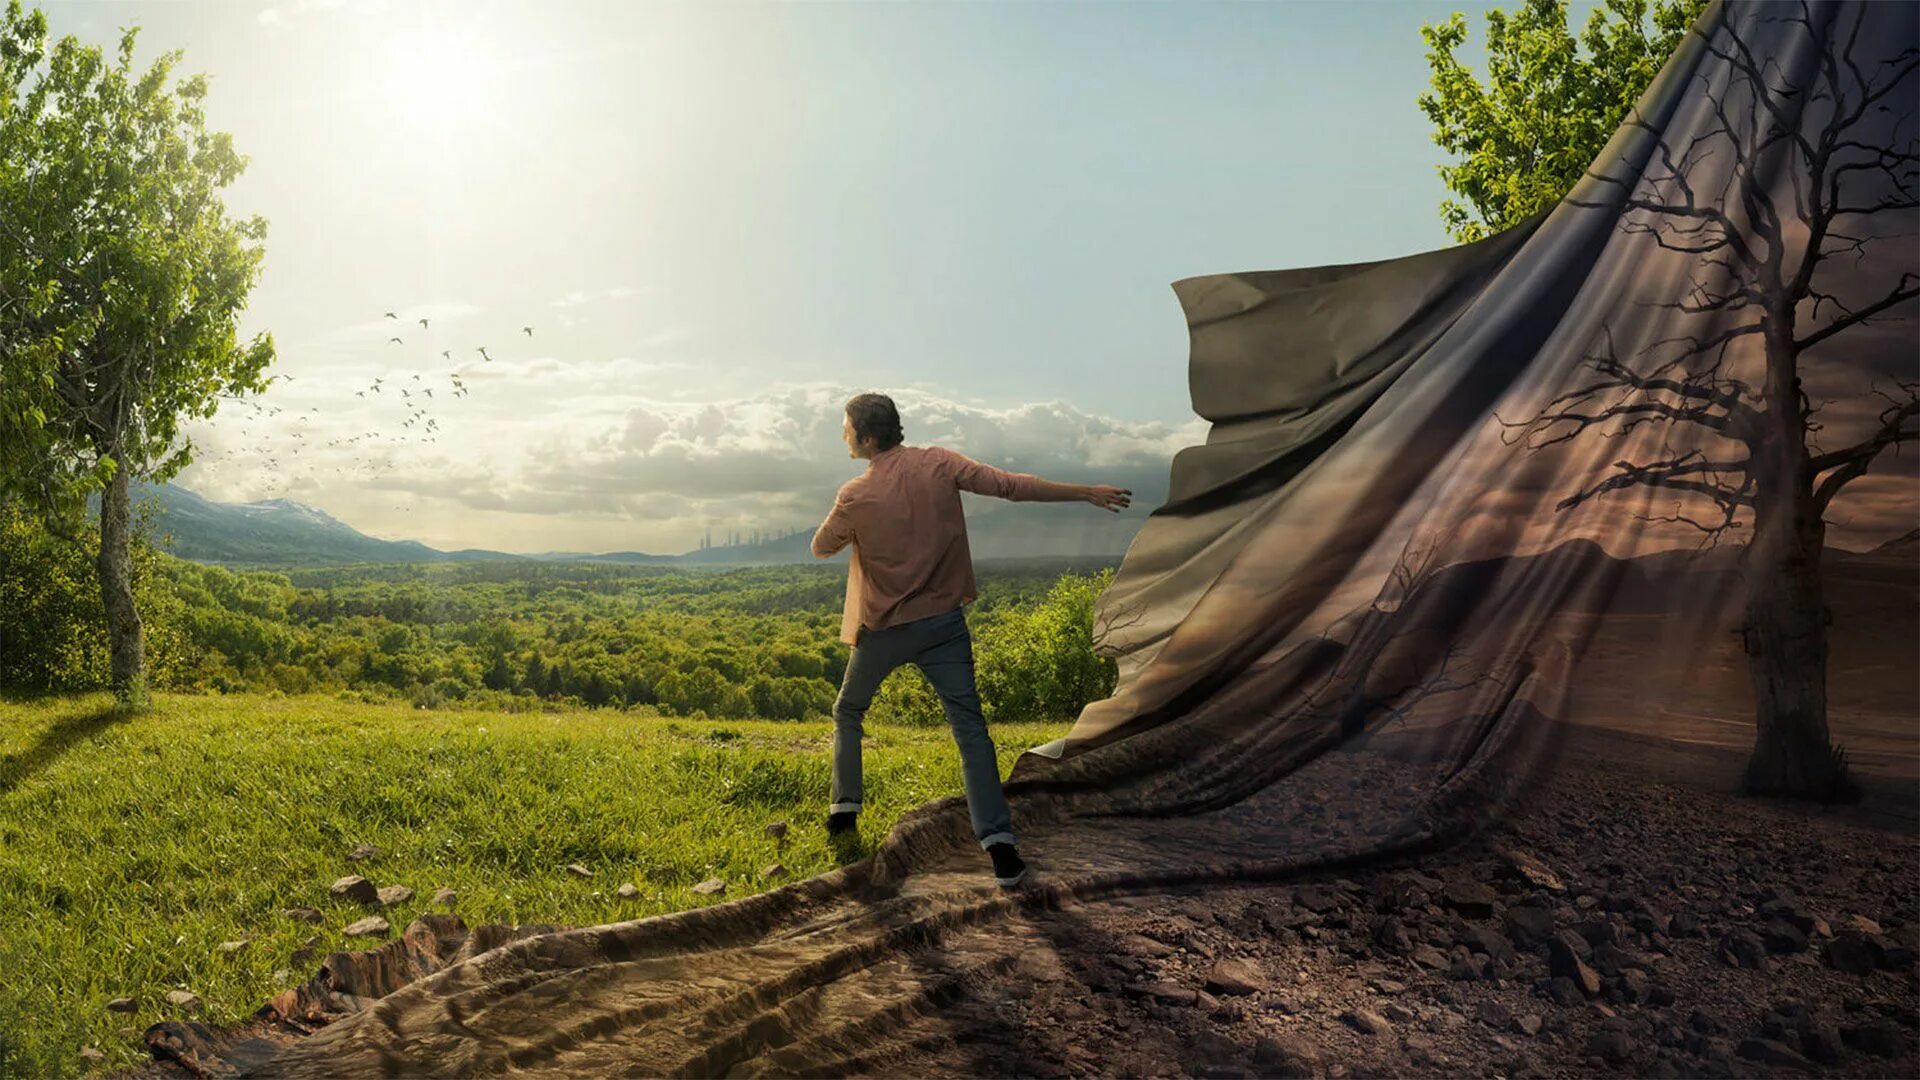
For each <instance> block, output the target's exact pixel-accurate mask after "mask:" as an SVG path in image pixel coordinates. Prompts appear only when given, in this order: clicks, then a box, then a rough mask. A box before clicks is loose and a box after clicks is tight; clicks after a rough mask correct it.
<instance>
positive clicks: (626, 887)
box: [613, 881, 640, 900]
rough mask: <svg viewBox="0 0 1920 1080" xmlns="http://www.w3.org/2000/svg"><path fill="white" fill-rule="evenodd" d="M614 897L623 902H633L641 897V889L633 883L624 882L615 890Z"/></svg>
mask: <svg viewBox="0 0 1920 1080" xmlns="http://www.w3.org/2000/svg"><path fill="white" fill-rule="evenodd" d="M613 895H615V896H618V897H619V898H620V899H622V900H632V899H633V898H634V897H636V896H639V895H640V887H639V886H638V885H635V884H634V883H633V882H631V881H623V882H621V883H620V887H619V888H617V889H615V890H613Z"/></svg>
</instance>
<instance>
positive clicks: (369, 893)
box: [327, 874, 380, 905]
mask: <svg viewBox="0 0 1920 1080" xmlns="http://www.w3.org/2000/svg"><path fill="white" fill-rule="evenodd" d="M327 892H328V894H329V895H331V896H332V897H333V898H334V899H335V900H351V901H353V902H354V903H356V904H368V905H372V904H377V903H379V902H380V890H379V889H376V888H374V887H373V882H371V881H368V880H367V879H366V878H363V877H361V876H360V875H359V874H348V875H347V876H346V877H343V878H341V879H340V880H338V881H336V882H334V883H333V884H332V885H331V886H329V887H328V888H327Z"/></svg>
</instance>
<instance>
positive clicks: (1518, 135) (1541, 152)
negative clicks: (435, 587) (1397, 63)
mask: <svg viewBox="0 0 1920 1080" xmlns="http://www.w3.org/2000/svg"><path fill="white" fill-rule="evenodd" d="M1706 6H1707V0H1659V2H1658V3H1656V4H1655V5H1654V9H1653V29H1652V31H1651V32H1649V31H1648V28H1647V25H1646V22H1647V4H1646V0H1606V2H1605V4H1604V5H1603V6H1602V7H1600V8H1596V9H1595V10H1594V12H1593V15H1592V17H1591V18H1589V19H1588V20H1587V27H1586V30H1585V31H1584V32H1583V34H1582V35H1581V36H1580V37H1579V38H1578V39H1576V38H1575V37H1574V35H1573V33H1572V31H1571V29H1570V28H1569V25H1568V23H1567V7H1566V3H1565V0H1526V2H1525V3H1524V4H1523V6H1522V7H1521V8H1520V10H1519V11H1517V12H1515V13H1513V14H1512V15H1509V14H1507V13H1506V12H1503V11H1500V10H1498V9H1495V10H1492V11H1489V12H1487V73H1488V76H1489V78H1490V82H1489V84H1488V85H1485V86H1483V85H1481V83H1480V80H1479V79H1478V78H1476V77H1475V76H1474V73H1473V72H1472V71H1471V70H1469V69H1468V68H1467V67H1466V66H1465V65H1463V64H1462V63H1461V62H1460V60H1459V59H1458V57H1456V56H1455V55H1454V50H1455V49H1457V48H1459V47H1460V46H1461V45H1462V44H1464V43H1465V42H1466V39H1467V17H1466V16H1465V15H1463V14H1461V13H1459V12H1457V11H1456V12H1454V13H1453V14H1452V15H1451V16H1449V17H1448V18H1447V21H1446V22H1443V23H1441V24H1439V25H1438V26H1435V25H1433V24H1431V23H1427V24H1422V25H1421V27H1420V36H1421V37H1423V38H1424V39H1426V42H1427V49H1428V51H1427V60H1428V62H1429V63H1430V64H1431V65H1432V67H1433V88H1432V90H1431V91H1429V92H1426V93H1422V94H1421V95H1420V96H1419V99H1418V103H1419V106H1420V109H1421V111H1423V112H1425V113H1426V114H1427V117H1428V118H1429V119H1431V120H1432V121H1433V123H1434V126H1435V129H1436V130H1435V132H1434V136H1433V141H1434V142H1436V143H1438V144H1439V145H1440V146H1441V147H1442V148H1444V149H1445V150H1447V151H1448V152H1450V153H1453V154H1456V155H1459V157H1460V160H1459V161H1458V162H1457V163H1456V164H1453V165H1442V166H1440V178H1441V179H1442V180H1443V181H1445V182H1446V185H1447V188H1448V190H1450V191H1452V192H1454V193H1455V194H1456V195H1458V196H1460V198H1461V199H1462V200H1464V202H1461V201H1455V200H1453V199H1444V200H1442V201H1441V203H1440V216H1441V218H1442V220H1444V221H1445V222H1446V226H1447V233H1448V234H1449V235H1451V236H1452V237H1453V238H1454V239H1455V240H1458V241H1460V242H1461V243H1470V242H1472V241H1474V240H1479V239H1481V238H1482V237H1485V236H1489V235H1492V234H1493V233H1497V232H1499V231H1501V230H1502V229H1506V228H1508V227H1510V226H1512V225H1514V224H1515V223H1517V222H1520V221H1522V220H1524V219H1526V218H1527V217H1528V216H1530V215H1532V214H1533V213H1535V212H1537V211H1539V210H1542V209H1545V208H1547V207H1550V206H1552V205H1554V204H1555V203H1557V202H1559V201H1560V200H1561V198H1562V197H1564V196H1565V195H1566V194H1567V192H1569V191H1572V190H1573V185H1574V182H1575V181H1577V180H1579V179H1580V175H1581V174H1582V173H1583V172H1585V171H1586V169H1587V166H1589V165H1591V164H1593V159H1594V158H1596V157H1598V156H1599V154H1600V151H1601V150H1603V149H1605V148H1606V145H1607V140H1609V139H1611V138H1613V133H1614V131H1615V130H1616V129H1618V128H1619V126H1620V122H1621V121H1622V120H1624V119H1626V116H1627V112H1628V110H1630V109H1631V108H1632V107H1633V103H1634V102H1635V101H1638V100H1639V98H1640V94H1641V92H1643V91H1644V90H1646V88H1647V85H1648V84H1649V83H1651V82H1652V81H1653V77H1654V76H1655V75H1657V74H1659V72H1660V68H1661V65H1663V64H1665V63H1666V62H1667V57H1669V56H1671V55H1673V50H1674V49H1675V47H1676V46H1678V45H1679V44H1680V41H1681V39H1682V38H1684V37H1685V36H1686V33H1687V28H1688V27H1690V26H1692V25H1693V23H1694V20H1695V19H1697V18H1698V17H1699V15H1700V13H1701V12H1702V11H1703V10H1705V8H1706ZM1583 45H1584V46H1585V52H1584V54H1583V53H1582V52H1581V46H1583Z"/></svg>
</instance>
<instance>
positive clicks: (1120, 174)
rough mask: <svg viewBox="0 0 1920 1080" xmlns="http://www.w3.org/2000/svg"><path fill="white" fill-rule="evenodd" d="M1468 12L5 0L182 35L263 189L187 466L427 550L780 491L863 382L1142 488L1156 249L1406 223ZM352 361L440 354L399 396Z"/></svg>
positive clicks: (1178, 330)
mask: <svg viewBox="0 0 1920 1080" xmlns="http://www.w3.org/2000/svg"><path fill="white" fill-rule="evenodd" d="M1489 6H1493V5H1486V4H1479V3H1473V4H1459V3H1424V2H1419V3H1416V2H1387V0H1381V2H1374V3H1314V2H1304V0H1295V2H1285V3H1280V2H1276V3H1231V4H1229V3H1218V4H1215V3H1177V4H1176V3H1099V4H1066V3H1045V4H1042V3H1034V4H1015V3H1004V4H1001V3H993V4H989V3H970V4H935V3H902V4H804V5H801V4H794V5H759V4H752V5H749V4H702V5H653V4H643V3H624V2H621V3H591V4H590V3H581V2H567V0H555V2H547V3H539V4H506V3H473V2H463V3H459V4H444V3H425V2H421V3H401V2H384V3H381V2H353V0H341V2H325V0H322V2H309V0H282V2H274V3H265V2H258V0H255V2H222V0H199V2H185V3H119V2H72V3H55V4H51V5H45V10H47V12H48V14H49V19H50V22H51V24H52V29H53V31H54V33H55V35H56V36H58V35H59V34H62V33H69V32H70V33H74V34H77V35H78V36H80V37H81V38H82V39H84V40H86V41H89V42H92V43H96V44H100V45H102V46H103V47H104V48H105V49H106V51H107V52H108V54H109V55H111V53H112V51H113V46H114V43H115V41H116V40H117V37H118V31H117V30H116V29H115V28H116V27H118V26H122V25H126V24H129V23H139V24H140V25H141V26H142V27H143V29H142V31H141V37H140V41H139V49H138V52H137V63H138V66H140V67H144V66H145V64H146V63H147V62H148V60H149V59H150V58H151V57H153V56H155V55H157V54H158V53H159V52H160V51H162V50H166V49H172V48H176V47H178V48H183V49H184V50H185V57H184V59H183V61H182V64H181V67H180V69H179V71H180V73H182V74H184V73H190V72H195V71H205V72H207V73H208V74H209V75H210V76H211V78H212V93H211V96H210V99H209V102H208V104H207V113H208V118H209V123H210V125H211V126H213V127H215V128H218V129H221V130H226V131H230V132H232V133H233V134H234V137H235V141H236V144H237V146H238V148H239V149H240V151H241V152H242V153H245V154H248V155H250V156H251V158H252V162H251V165H250V167H249V169H248V173H247V175H246V176H245V177H244V178H242V180H241V181H240V182H239V183H237V184H236V185H234V186H233V187H232V188H230V189H229V190H228V193H227V203H228V206H229V209H230V211H232V212H233V213H234V214H235V215H236V216H238V215H245V214H251V213H260V214H263V215H265V216H266V217H267V218H268V219H269V220H270V221H271V223H272V226H271V231H270V232H269V235H268V239H267V252H268V253H267V260H266V271H265V273H264V275H263V278H262V280H261V281H260V283H259V285H258V286H257V288H256V291H255V294H254V300H253V303H252V305H251V307H250V308H249V310H248V312H247V315H246V317H245V319H244V321H243V325H242V330H243V334H251V333H253V332H255V331H258V330H263V329H268V330H271V331H272V333H273V335H274V338H275V341H276V342H277V344H278V345H279V351H280V355H281V370H283V371H285V372H287V373H290V374H292V375H293V376H295V378H294V381H292V382H290V383H286V384H283V385H282V386H280V387H276V388H275V390H273V391H272V392H271V393H270V394H269V395H268V397H267V398H266V399H263V404H269V405H278V406H280V407H281V408H282V412H281V413H280V414H276V415H265V416H258V417H252V416H251V414H250V413H249V412H248V411H247V410H243V409H234V410H228V411H227V412H224V413H223V414H222V415H221V416H220V417H218V418H216V419H215V420H214V421H212V422H211V423H209V424H206V425H202V426H201V427H198V428H196V429H195V435H196V438H198V439H199V440H200V441H201V443H202V444H203V445H204V446H205V447H206V453H205V454H204V455H203V459H202V461H201V462H199V463H197V464H196V465H195V466H194V467H193V469H192V470H191V471H190V472H189V473H188V475H187V477H186V482H187V483H188V484H189V486H193V487H195V488H196V489H198V490H201V491H203V492H204V493H206V494H209V495H211V496H214V497H220V498H237V499H247V498H262V497H267V496H270V495H286V496H291V497H294V498H298V499H301V500H302V501H306V502H310V503H314V504H316V505H320V506H322V507H324V508H326V509H328V510H329V511H331V512H333V513H335V514H336V515H337V516H339V517H341V518H343V519H345V520H347V521H349V522H350V523H352V524H354V525H356V526H358V527H360V528H363V529H365V530H366V531H369V532H372V533H376V534H380V535H408V536H413V537H415V538H418V539H421V540H424V541H426V542H428V543H433V544H439V545H445V546H487V547H495V548H503V549H507V550H539V549H545V548H568V549H579V548H593V549H608V548H616V547H618V548H640V549H647V550H680V549H683V548H685V547H690V546H692V545H693V544H694V543H695V541H696V539H697V537H698V536H699V535H700V533H701V531H702V530H703V529H705V528H706V527H708V526H711V527H713V529H714V532H715V534H716V535H719V534H721V533H723V532H724V531H726V530H727V529H729V528H735V527H747V528H752V527H764V528H783V527H790V526H797V525H811V524H815V523H817V521H818V518H819V516H820V515H821V514H822V513H823V512H824V510H825V508H826V506H825V503H824V502H823V500H826V499H830V498H831V493H832V490H833V488H834V487H835V486H837V484H838V483H839V482H840V481H841V480H843V479H845V478H846V477H847V476H848V475H851V472H852V471H854V470H855V469H857V468H858V467H859V463H857V462H851V461H849V460H848V459H847V457H846V454H845V451H844V448H843V447H842V446H841V445H840V443H839V439H838V432H839V423H840V419H839V404H840V403H841V402H843V401H844V399H845V397H846V396H847V395H848V394H851V393H853V392H857V391H859V390H866V389H875V390H882V391H891V392H895V396H896V398H897V399H898V400H900V402H901V404H902V407H903V411H904V412H905V413H906V428H907V437H908V441H909V442H944V443H946V444H948V445H953V446H955V447H956V448H958V449H961V450H963V451H965V452H967V453H970V454H973V455H974V456H977V457H980V458H981V459H982V460H988V461H993V462H994V463H996V464H1002V465H1006V466H1008V467H1012V468H1019V469H1022V470H1023V471H1035V472H1038V473H1040V474H1042V475H1047V476H1050V477H1052V478H1055V479H1061V480H1068V481H1075V480H1078V481H1093V482H1113V483H1123V484H1127V485H1129V486H1132V487H1134V488H1135V490H1136V493H1137V497H1138V496H1145V499H1144V501H1141V502H1137V503H1136V508H1135V510H1134V511H1133V513H1134V514H1136V515H1144V514H1145V512H1146V511H1147V510H1150V509H1151V508H1152V506H1153V505H1155V500H1156V499H1157V498H1159V497H1162V496H1163V495H1164V490H1165V478H1166V463H1167V461H1168V460H1169V459H1170V458H1171V456H1172V453H1173V452H1174V451H1175V450H1177V449H1178V448H1179V447H1180V446H1183V445H1188V444H1190V443H1193V442H1197V441H1199V440H1200V438H1201V437H1202V435H1203V434H1204V430H1205V427H1204V424H1200V423H1198V422H1196V421H1195V420H1194V419H1193V417H1192V413H1191V411H1190V409H1189V405H1188V399H1187V391H1186V334H1185V327H1184V325H1183V321H1182V319H1181V316H1180V311H1179V307H1178V305H1177V304H1176V302H1175V300H1174V297H1173V293H1172V291H1171V290H1170V289H1169V288H1168V284H1169V283H1170V282H1172V281H1174V280H1176V279H1178V278H1181V277H1186V276H1190V275H1195V274H1204V273H1214V272H1221V271H1230V270H1253V269H1276V268H1283V267H1294V266H1312V265H1320V264H1327V263H1343V262H1357V261H1366V260H1372V259H1381V258H1388V257H1393V256H1397V255H1403V254H1409V253H1413V252H1417V251H1423V250H1429V249H1432V248H1437V247H1443V246H1446V245H1447V244H1448V243H1449V241H1448V239H1447V237H1446V235H1445V233H1444V231H1443V229H1442V228H1441V225H1440V221H1439V216H1438V212H1437V207H1438V204H1439V202H1440V200H1441V198H1442V197H1443V196H1444V194H1445V193H1444V190H1443V188H1442V186H1441V184H1440V181H1439V179H1438V177H1437V176H1436V174H1435V167H1436V166H1437V165H1438V164H1440V163H1441V162H1442V160H1443V156H1442V154H1441V152H1440V151H1439V149H1438V148H1437V147H1435V146H1434V145H1433V144H1432V141H1431V129H1430V125H1429V122H1428V121H1427V119H1426V118H1425V116H1424V115H1422V114H1421V113H1420V111H1419V110H1418V108H1417V107H1416V105H1415V103H1414V102H1415V97H1416V95H1417V94H1419V92H1420V91H1421V90H1422V89H1423V88H1424V87H1425V86H1426V84H1427V79H1428V68H1427V63H1426V60H1425V57H1424V53H1425V46H1424V43H1423V41H1422V40H1421V38H1420V33H1419V27H1420V25H1421V24H1422V23H1423V22H1438V21H1441V20H1443V19H1444V18H1445V17H1446V16H1447V15H1448V14H1449V13H1450V12H1452V11H1454V10H1462V11H1464V12H1466V13H1467V14H1468V16H1469V18H1470V25H1471V27H1472V31H1473V32H1472V35H1471V38H1470V43H1471V44H1472V45H1474V46H1476V51H1475V52H1473V53H1470V55H1474V56H1477V45H1478V42H1479V41H1480V39H1481V35H1482V31H1483V28H1484V19H1483V18H1482V13H1483V12H1484V11H1485V10H1486V9H1487V8H1488V7H1489ZM1498 6H1502V7H1507V8H1512V7H1514V6H1516V5H1515V4H1511V3H1509V4H1502V5H1498ZM1592 7H1593V5H1592V4H1591V3H1580V4H1575V5H1573V13H1574V21H1575V24H1576V26H1577V25H1579V24H1582V23H1584V21H1585V19H1586V17H1587V13H1588V12H1589V11H1591V10H1592ZM388 310H393V311H396V312H397V313H398V314H399V315H400V316H401V319H400V320H386V319H384V318H382V315H383V313H384V312H386V311H388ZM418 317H427V318H429V319H430V327H429V328H420V327H418V326H417V324H415V323H413V320H414V319H416V318H418ZM523 325H533V326H535V331H534V334H533V335H532V336H528V335H526V334H525V333H523V332H522V331H520V329H519V328H520V327H521V326H523ZM402 326H404V327H405V329H406V331H409V332H402V331H401V330H399V329H396V328H397V327H402ZM390 333H392V334H399V335H400V336H402V337H403V338H405V339H406V340H405V341H403V343H400V344H395V343H392V342H389V341H388V340H387V337H388V336H389V334H390ZM479 345H486V346H488V348H489V353H490V355H492V356H494V357H495V358H496V360H495V361H493V362H485V361H482V359H481V358H480V357H479V356H478V355H477V353H476V351H475V350H476V347H477V346H479ZM442 350H448V351H450V352H451V353H452V356H451V357H443V356H441V355H440V354H441V351H442ZM456 372H464V373H465V377H466V379H467V381H468V385H469V386H470V387H471V392H470V393H469V394H467V395H463V396H460V397H458V398H457V399H452V400H447V399H446V398H445V395H446V394H447V393H448V389H447V385H448V384H447V379H448V378H449V377H450V376H451V375H452V374H453V373H456ZM416 374H418V375H422V376H423V379H422V380H412V376H413V375H416ZM374 378H388V379H392V380H395V381H412V382H414V383H415V384H416V385H440V386H442V390H441V394H442V397H441V398H438V399H435V401H436V404H435V405H434V406H433V408H434V410H435V412H434V414H433V415H434V418H435V420H436V425H437V426H436V428H435V429H434V431H433V434H432V435H431V436H426V437H423V436H421V435H419V433H418V431H417V430H415V427H408V428H406V429H404V430H403V429H402V428H401V426H400V423H401V420H402V417H403V416H405V415H409V414H403V413H401V412H398V411H396V409H397V407H396V406H392V405H391V404H390V401H389V399H390V397H391V395H386V394H384V393H382V394H374V395H368V394H365V393H359V394H356V391H364V390H365V389H366V388H367V387H368V386H370V384H371V380H372V379H374ZM436 379H437V380H439V382H438V383H436V382H435V380H436ZM376 403H378V405H377V406H376ZM378 409H385V410H386V411H377V410H378ZM301 415H305V416H307V417H308V418H309V419H308V420H305V421H302V423H304V424H306V425H308V426H307V427H306V428H304V429H302V428H297V427H295V425H294V419H295V418H296V417H299V416H301ZM421 422H424V421H421ZM416 427H417V424H416ZM303 430H304V431H305V432H306V433H307V436H306V437H307V438H308V440H309V441H305V442H297V441H294V434H295V433H296V432H299V431H303ZM351 436H358V437H359V438H360V440H361V441H359V442H356V443H352V444H344V443H338V442H337V441H338V440H342V439H345V438H348V437H351ZM428 438H431V440H432V441H427V439H428ZM329 440H332V441H336V443H337V445H335V446H332V447H324V446H322V445H320V444H322V443H324V442H326V441H329ZM295 449H300V450H302V453H301V454H300V455H294V454H293V453H292V451H293V450H295ZM269 458H270V459H271V461H272V462H273V464H272V465H267V464H265V461H266V460H268V459H269ZM1156 487H1157V489H1158V490H1157V492H1156V491H1155V488H1156ZM1088 510H1089V513H1093V512H1095V511H1093V510H1092V508H1088Z"/></svg>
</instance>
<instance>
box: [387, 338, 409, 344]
mask: <svg viewBox="0 0 1920 1080" xmlns="http://www.w3.org/2000/svg"><path fill="white" fill-rule="evenodd" d="M387 340H388V341H391V342H393V343H394V344H396V345H405V344H406V342H404V341H401V340H400V339H399V338H397V337H390V338H388V339H387Z"/></svg>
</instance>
